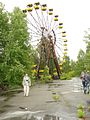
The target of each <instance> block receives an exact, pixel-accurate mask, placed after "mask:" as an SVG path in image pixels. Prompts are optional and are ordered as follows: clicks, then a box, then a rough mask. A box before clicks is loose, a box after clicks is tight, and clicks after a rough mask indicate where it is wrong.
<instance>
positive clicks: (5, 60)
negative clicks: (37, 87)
mask: <svg viewBox="0 0 90 120" xmlns="http://www.w3.org/2000/svg"><path fill="white" fill-rule="evenodd" d="M28 41H29V33H28V27H27V21H26V15H25V14H23V12H22V11H21V10H20V9H19V8H17V7H16V8H14V10H13V12H12V13H8V12H6V11H5V10H4V6H3V5H2V4H1V3H0V87H1V88H2V89H5V88H8V87H11V86H15V85H21V82H22V77H23V75H24V73H26V72H27V73H28V74H29V75H31V74H30V73H31V69H32V68H31V67H32V64H34V63H33V62H34V57H33V55H32V53H33V51H34V50H33V49H32V47H31V45H30V44H29V42H28Z"/></svg>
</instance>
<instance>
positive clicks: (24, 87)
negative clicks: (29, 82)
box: [24, 85, 27, 96]
mask: <svg viewBox="0 0 90 120" xmlns="http://www.w3.org/2000/svg"><path fill="white" fill-rule="evenodd" d="M26 90H27V89H26V85H24V96H26Z"/></svg>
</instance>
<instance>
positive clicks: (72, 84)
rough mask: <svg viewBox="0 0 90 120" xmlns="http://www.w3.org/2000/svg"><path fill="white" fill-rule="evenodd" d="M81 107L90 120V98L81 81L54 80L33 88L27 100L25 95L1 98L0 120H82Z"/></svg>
mask: <svg viewBox="0 0 90 120" xmlns="http://www.w3.org/2000/svg"><path fill="white" fill-rule="evenodd" d="M80 105H82V106H84V112H85V118H86V119H85V120H90V95H89V94H84V93H83V89H82V84H81V80H80V79H79V78H73V79H72V80H63V81H61V80H55V81H54V82H53V83H49V84H45V85H43V84H36V85H35V86H32V87H31V88H30V94H29V96H28V97H24V96H23V91H22V92H20V93H18V94H14V96H13V97H11V98H9V99H6V98H5V97H0V111H1V112H0V120H51V118H52V120H79V119H78V116H77V111H78V106H80Z"/></svg>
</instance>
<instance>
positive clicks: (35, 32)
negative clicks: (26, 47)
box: [28, 27, 41, 35]
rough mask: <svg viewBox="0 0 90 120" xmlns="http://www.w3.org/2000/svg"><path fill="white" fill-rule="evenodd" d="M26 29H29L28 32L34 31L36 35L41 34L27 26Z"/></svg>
mask: <svg viewBox="0 0 90 120" xmlns="http://www.w3.org/2000/svg"><path fill="white" fill-rule="evenodd" d="M28 29H29V31H30V32H32V33H34V34H36V35H41V34H39V33H38V32H37V31H34V30H33V29H31V28H29V27H28Z"/></svg>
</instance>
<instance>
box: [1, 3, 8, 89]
mask: <svg viewBox="0 0 90 120" xmlns="http://www.w3.org/2000/svg"><path fill="white" fill-rule="evenodd" d="M8 41H9V16H8V12H6V11H5V9H4V5H3V4H2V3H0V87H1V88H3V89H4V84H6V83H5V76H6V73H5V71H6V67H5V66H6V63H5V61H4V60H5V48H6V45H7V43H8Z"/></svg>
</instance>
